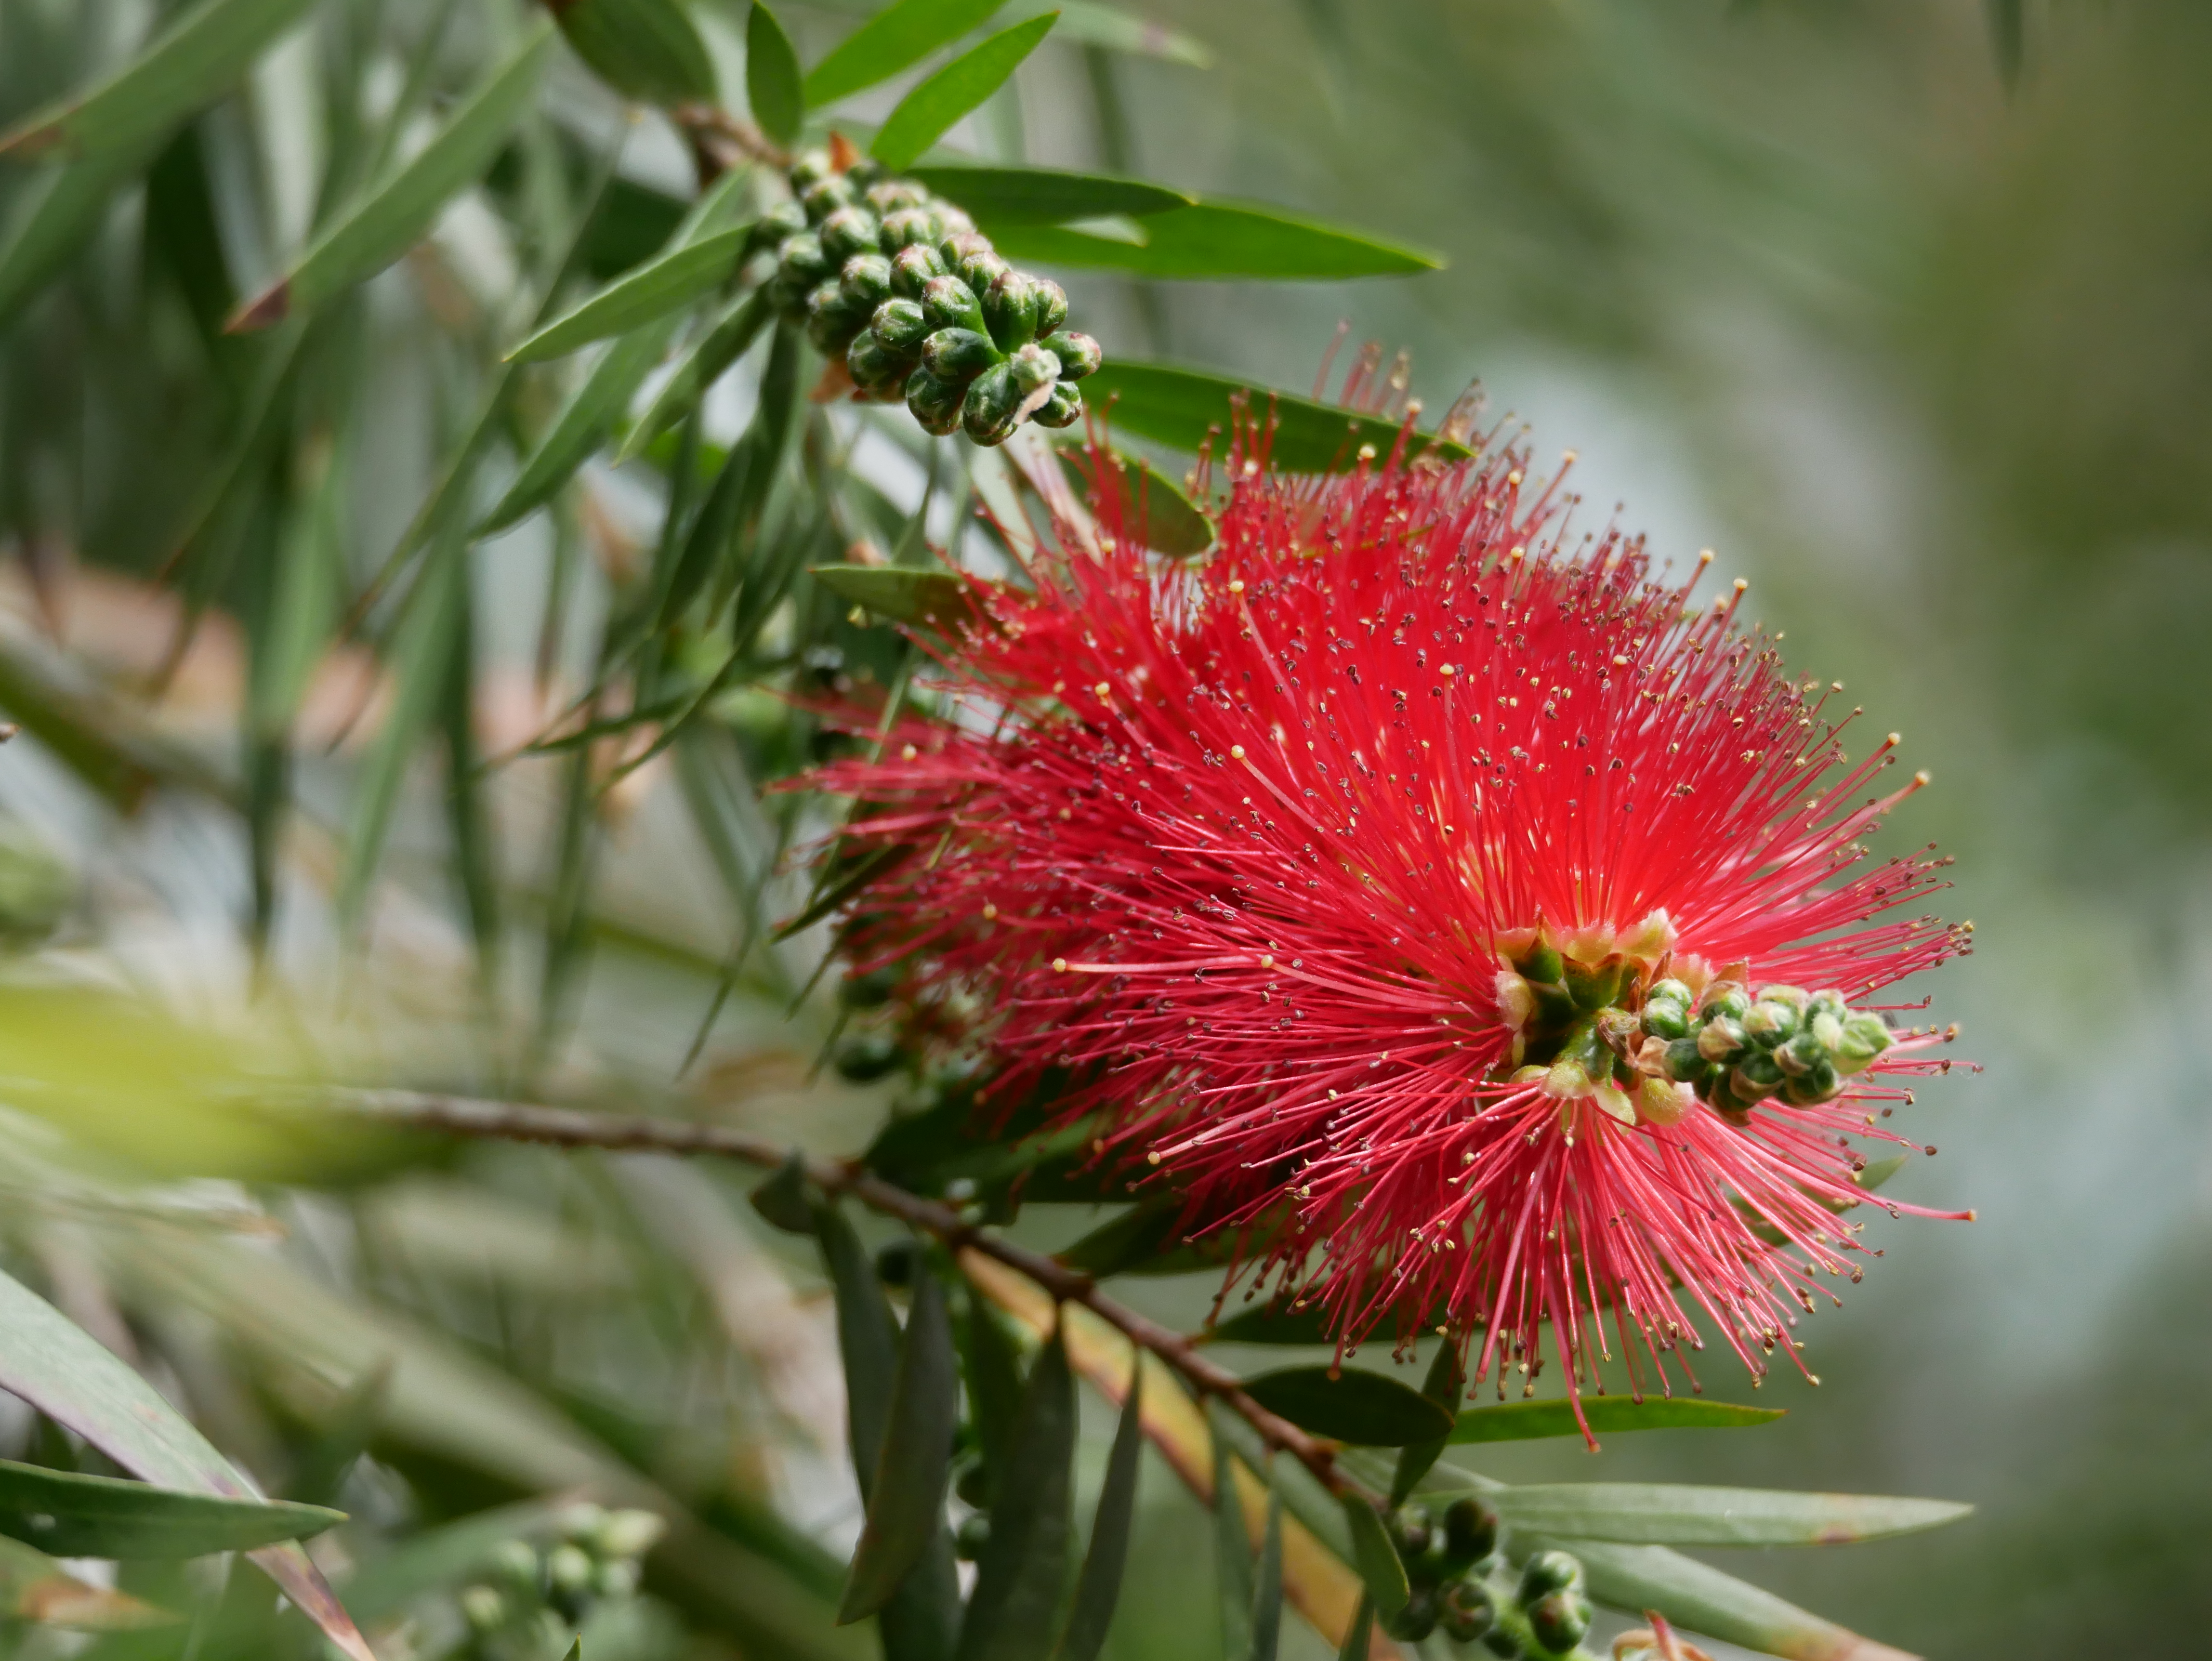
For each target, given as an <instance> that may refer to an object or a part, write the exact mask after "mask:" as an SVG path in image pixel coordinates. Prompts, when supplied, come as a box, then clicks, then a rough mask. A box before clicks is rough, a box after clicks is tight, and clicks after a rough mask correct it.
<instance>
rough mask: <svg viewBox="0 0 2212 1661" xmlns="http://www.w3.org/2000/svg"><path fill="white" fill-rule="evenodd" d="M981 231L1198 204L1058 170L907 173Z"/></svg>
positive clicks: (1142, 186)
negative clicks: (966, 213)
mask: <svg viewBox="0 0 2212 1661" xmlns="http://www.w3.org/2000/svg"><path fill="white" fill-rule="evenodd" d="M907 173H908V176H909V177H911V178H913V179H919V180H920V181H921V183H922V184H924V185H927V186H929V188H930V189H931V190H933V191H935V192H937V193H938V194H939V196H941V197H943V198H945V199H946V200H947V201H948V202H951V203H952V204H954V205H955V206H957V207H961V208H965V209H966V210H968V211H969V214H971V215H973V216H974V217H975V221H976V222H977V223H978V224H980V225H982V226H983V227H985V228H991V227H994V226H998V225H1057V224H1060V223H1062V222H1066V221H1067V220H1070V219H1097V218H1103V217H1104V216H1107V215H1109V214H1126V215H1127V216H1131V217H1133V218H1142V217H1143V216H1145V215H1146V214H1156V213H1165V212H1166V211H1167V210H1169V209H1170V208H1187V207H1188V206H1190V205H1191V204H1193V203H1194V202H1196V201H1197V200H1198V198H1196V197H1194V196H1191V195H1189V194H1188V193H1187V192H1182V191H1178V190H1171V189H1170V188H1169V187H1168V186H1165V185H1155V184H1152V183H1151V182H1149V181H1148V180H1146V179H1121V178H1116V177H1115V176H1114V175H1112V174H1110V173H1065V172H1062V171H1061V170H1060V169H1059V168H1057V167H974V166H969V165H967V164H965V163H957V162H930V163H927V164H926V165H924V166H921V167H909V168H908V169H907Z"/></svg>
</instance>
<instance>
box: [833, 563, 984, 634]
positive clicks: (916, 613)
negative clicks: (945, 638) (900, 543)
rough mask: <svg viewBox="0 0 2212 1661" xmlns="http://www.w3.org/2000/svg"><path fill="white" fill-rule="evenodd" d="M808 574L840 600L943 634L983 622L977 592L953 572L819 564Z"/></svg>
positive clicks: (894, 619)
mask: <svg viewBox="0 0 2212 1661" xmlns="http://www.w3.org/2000/svg"><path fill="white" fill-rule="evenodd" d="M808 575H811V576H812V577H813V578H814V580H815V581H817V582H819V583H820V584H821V585H822V586H823V587H825V588H827V589H828V590H829V592H830V593H833V594H835V595H836V596H837V598H838V599H845V600H850V601H851V602H852V603H853V604H854V605H865V606H866V607H867V608H868V610H870V611H873V612H874V613H875V614H876V615H877V616H878V617H882V618H890V620H891V621H892V622H893V623H903V624H907V625H908V627H909V628H915V629H928V630H932V631H933V632H935V633H937V634H940V635H950V634H953V633H955V632H957V633H963V634H964V633H966V632H967V630H969V629H971V628H973V627H974V626H975V624H976V623H977V622H978V621H980V620H982V619H983V618H984V616H985V613H984V611H983V610H982V608H981V606H980V605H977V604H976V600H975V584H974V583H973V582H971V581H969V579H968V578H967V577H964V576H963V575H959V574H958V573H957V572H954V571H929V570H922V569H916V568H915V567H912V566H905V565H815V566H810V567H809V568H808Z"/></svg>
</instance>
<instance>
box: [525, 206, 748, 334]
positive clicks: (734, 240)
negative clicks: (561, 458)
mask: <svg viewBox="0 0 2212 1661" xmlns="http://www.w3.org/2000/svg"><path fill="white" fill-rule="evenodd" d="M751 234H752V228H751V227H750V226H749V225H738V226H733V227H732V228H730V229H728V230H726V231H717V232H716V233H715V234H714V235H712V236H709V237H706V238H703V239H702V240H699V241H697V242H690V243H686V244H685V245H684V246H681V247H678V248H671V250H669V251H668V252H666V253H664V254H662V255H661V256H660V257H659V259H654V260H652V261H650V262H648V263H647V264H646V265H642V266H640V267H639V268H638V269H637V270H636V271H632V272H630V273H629V275H628V276H626V277H619V278H617V280H616V281H614V282H612V283H609V284H608V285H607V286H606V287H605V288H604V289H600V290H599V293H597V294H595V295H592V297H591V298H590V299H589V300H586V301H584V302H583V303H582V304H581V305H580V306H578V307H576V308H575V309H574V310H573V311H570V312H568V313H564V314H563V315H562V316H560V317H557V318H556V319H553V321H552V322H550V323H549V324H547V325H546V326H544V328H542V329H540V330H538V332H537V333H535V334H533V335H532V336H531V337H530V338H528V339H527V340H525V341H524V342H523V343H522V344H520V345H519V346H517V347H516V348H515V349H514V350H513V351H511V352H509V353H508V354H507V361H508V362H511V363H539V362H544V360H545V359H547V358H550V357H564V356H567V355H568V353H570V352H573V351H575V350H578V349H579V348H580V347H583V346H588V345H590V344H592V342H593V341H594V340H605V339H606V338H608V337H609V336H610V335H618V334H628V333H629V332H630V331H631V330H633V329H636V328H641V327H642V326H644V325H646V324H647V323H651V322H653V320H655V319H658V318H663V317H665V316H667V315H668V314H669V313H671V312H675V311H680V310H682V309H683V308H684V307H686V306H688V305H690V303H691V302H692V301H695V300H696V299H697V298H698V297H699V296H700V295H702V294H705V293H707V292H708V290H710V289H714V288H717V287H719V286H720V284H721V283H723V282H724V281H726V279H727V278H728V277H729V276H730V274H731V273H732V271H736V270H737V268H738V259H739V258H740V257H741V256H742V255H743V254H744V247H745V239H746V238H747V237H748V236H750V235H751Z"/></svg>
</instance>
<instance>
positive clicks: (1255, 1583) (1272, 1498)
mask: <svg viewBox="0 0 2212 1661" xmlns="http://www.w3.org/2000/svg"><path fill="white" fill-rule="evenodd" d="M1282 1640H1283V1496H1282V1495H1281V1494H1278V1493H1277V1492H1276V1491H1275V1489H1274V1488H1273V1485H1272V1484H1271V1485H1270V1486H1269V1488H1268V1489H1267V1524H1266V1526H1265V1527H1264V1528H1263V1529H1262V1530H1261V1534H1260V1561H1259V1563H1258V1565H1257V1566H1256V1567H1255V1568H1254V1569H1253V1571H1252V1647H1251V1648H1250V1649H1249V1651H1247V1652H1246V1653H1247V1654H1249V1655H1250V1656H1251V1658H1252V1661H1275V1652H1276V1651H1277V1650H1278V1649H1279V1647H1280V1646H1281V1645H1282Z"/></svg>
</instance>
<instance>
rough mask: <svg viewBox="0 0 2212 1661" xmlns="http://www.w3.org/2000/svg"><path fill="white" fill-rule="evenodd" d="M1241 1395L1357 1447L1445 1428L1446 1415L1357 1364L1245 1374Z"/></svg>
mask: <svg viewBox="0 0 2212 1661" xmlns="http://www.w3.org/2000/svg"><path fill="white" fill-rule="evenodd" d="M1244 1393H1245V1394H1246V1395H1248V1396H1250V1397H1251V1398H1252V1399H1253V1400H1254V1401H1255V1402H1258V1403H1259V1404H1260V1405H1261V1407H1263V1408H1265V1409H1267V1411H1268V1412H1270V1413H1272V1414H1274V1415H1277V1416H1278V1417H1279V1418H1284V1419H1287V1420H1289V1421H1291V1423H1292V1424H1294V1425H1296V1426H1297V1427H1299V1428H1300V1429H1301V1430H1310V1431H1311V1432H1312V1433H1314V1434H1315V1435H1316V1436H1328V1437H1332V1438H1334V1439H1336V1440H1337V1441H1340V1442H1351V1443H1353V1444H1355V1445H1358V1446H1361V1447H1374V1448H1400V1447H1404V1446H1405V1445H1407V1443H1409V1442H1425V1441H1431V1440H1433V1439H1435V1438H1437V1437H1439V1436H1442V1435H1444V1434H1445V1433H1448V1432H1449V1430H1450V1429H1451V1424H1452V1417H1451V1415H1450V1414H1449V1412H1447V1411H1446V1410H1445V1409H1443V1408H1441V1407H1438V1406H1437V1404H1436V1403H1435V1402H1431V1400H1429V1398H1428V1397H1427V1396H1423V1395H1421V1394H1420V1393H1419V1391H1416V1390H1409V1389H1407V1387H1406V1386H1405V1385H1404V1384H1400V1383H1399V1382H1398V1381H1397V1380H1396V1379H1395V1378H1385V1377H1384V1376H1383V1374H1381V1373H1379V1372H1368V1371H1366V1370H1365V1369H1364V1368H1363V1367H1346V1368H1345V1369H1344V1370H1343V1371H1342V1372H1339V1373H1337V1374H1336V1375H1335V1376H1334V1377H1331V1376H1330V1370H1329V1369H1328V1367H1326V1366H1310V1367H1284V1368H1282V1369H1280V1370H1279V1371H1278V1372H1263V1373H1261V1375H1260V1376H1259V1377H1258V1378H1248V1379H1247V1380H1245V1383H1244Z"/></svg>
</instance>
